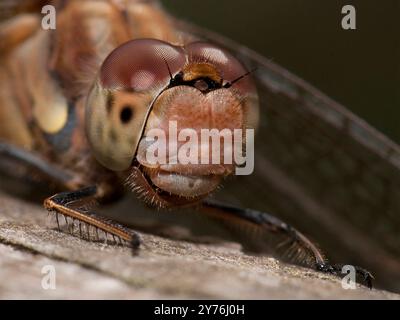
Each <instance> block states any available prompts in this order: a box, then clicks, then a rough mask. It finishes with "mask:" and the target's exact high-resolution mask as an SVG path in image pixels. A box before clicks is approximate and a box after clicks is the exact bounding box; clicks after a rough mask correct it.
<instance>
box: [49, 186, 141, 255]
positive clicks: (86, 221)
mask: <svg viewBox="0 0 400 320" xmlns="http://www.w3.org/2000/svg"><path fill="white" fill-rule="evenodd" d="M97 194H98V188H97V187H96V186H90V187H86V188H82V189H80V190H77V191H66V192H61V193H57V194H55V195H53V196H51V197H49V198H47V199H46V200H45V201H44V207H45V208H46V209H47V210H48V211H50V212H54V213H55V216H56V220H57V224H58V226H59V215H62V216H64V218H65V221H66V224H67V227H68V228H67V229H68V230H71V229H72V230H74V229H75V228H74V227H75V221H77V222H78V228H77V229H79V234H80V236H81V237H82V238H84V237H86V238H88V240H90V239H91V237H92V236H93V237H95V238H96V239H97V238H98V235H99V230H101V231H102V232H103V233H104V238H105V240H106V241H107V239H108V236H109V235H111V236H112V238H113V239H116V240H118V241H119V242H123V241H126V242H127V243H129V244H130V245H131V246H132V247H133V248H134V249H136V248H138V247H139V245H140V237H139V235H138V234H137V233H135V232H134V231H132V230H130V229H128V228H126V227H124V226H122V225H120V224H118V223H116V222H114V221H112V220H109V219H106V218H104V217H102V216H99V215H97V214H96V213H94V212H89V211H88V210H87V209H85V208H84V206H82V201H83V202H84V201H85V200H87V199H88V198H92V199H94V198H96V195H97ZM68 219H69V222H68ZM69 223H72V224H73V225H72V228H71V227H70V225H69ZM82 224H83V225H85V226H86V228H85V229H86V230H85V231H86V232H82V229H83V228H82ZM90 228H92V232H90ZM116 240H115V242H116Z"/></svg>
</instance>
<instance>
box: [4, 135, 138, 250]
mask: <svg viewBox="0 0 400 320" xmlns="http://www.w3.org/2000/svg"><path fill="white" fill-rule="evenodd" d="M0 160H8V162H10V161H11V164H12V165H13V167H14V166H15V165H18V166H20V168H21V169H23V170H10V169H9V168H8V167H7V169H4V168H3V167H1V166H0V171H2V172H3V173H4V174H6V175H7V176H11V177H12V178H14V179H27V178H29V177H30V176H31V175H32V174H33V172H34V173H35V174H37V175H39V177H40V180H43V181H46V182H50V183H53V184H55V185H57V186H58V187H59V188H62V189H67V190H73V189H76V188H78V186H79V185H80V184H81V183H82V182H81V181H80V179H79V178H77V177H76V176H75V175H73V174H72V173H70V172H68V171H67V170H64V169H62V168H59V167H57V166H55V165H53V164H51V163H49V162H48V161H46V160H44V159H42V158H41V157H40V156H38V155H35V154H33V153H32V152H30V151H28V150H25V149H22V148H19V147H17V146H14V145H11V144H8V143H4V142H1V141H0ZM4 171H6V172H4ZM31 182H32V181H31ZM96 195H97V187H88V188H84V189H81V190H78V191H68V192H62V193H58V194H56V195H54V196H52V197H50V198H48V199H46V200H45V202H44V206H45V208H46V209H47V210H49V211H54V212H55V213H56V221H57V225H58V226H60V219H59V214H61V215H63V216H64V218H65V219H66V218H67V217H69V218H70V219H72V224H71V225H69V223H68V221H67V220H66V224H67V226H68V229H69V231H70V232H71V233H73V232H74V229H75V228H74V226H75V221H77V222H78V230H79V234H80V236H81V237H83V236H84V235H83V231H84V230H83V228H82V224H83V225H85V226H86V234H88V233H89V234H90V231H89V226H92V227H93V228H94V231H95V237H96V238H99V236H98V233H99V230H102V231H103V232H104V233H105V235H106V237H107V235H111V236H114V237H116V240H119V241H120V242H122V240H124V241H128V242H130V243H131V245H132V247H134V248H137V247H138V246H139V245H140V239H139V237H138V235H137V234H135V233H134V232H132V231H130V230H128V229H126V228H124V227H123V226H120V225H118V224H117V223H114V222H111V221H109V220H107V219H105V218H103V217H101V216H99V215H97V214H95V213H89V212H86V211H85V208H84V207H83V206H81V207H77V206H76V205H77V204H78V203H79V202H80V201H82V200H84V199H86V198H89V197H92V198H94V197H96Z"/></svg>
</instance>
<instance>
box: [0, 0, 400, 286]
mask: <svg viewBox="0 0 400 320" xmlns="http://www.w3.org/2000/svg"><path fill="white" fill-rule="evenodd" d="M45 4H47V2H46V1H40V0H32V1H19V2H17V1H5V2H4V3H3V4H2V5H1V6H2V25H1V28H0V40H1V41H0V55H1V62H0V79H1V86H0V103H1V108H0V171H2V173H3V174H4V175H5V176H7V177H10V176H11V177H12V178H13V179H17V180H23V181H25V182H28V183H29V184H32V185H35V183H41V184H45V185H47V186H49V189H52V190H56V193H55V194H54V195H51V194H49V197H47V198H46V199H45V200H44V207H45V208H46V209H47V210H48V211H49V212H53V213H54V214H55V217H56V220H57V223H58V225H60V223H61V222H60V220H61V218H62V217H63V218H64V219H65V222H66V226H67V230H68V231H70V232H71V233H73V234H76V235H79V236H81V237H82V238H87V239H88V240H89V239H91V238H92V237H98V235H99V231H101V232H103V233H104V234H105V235H111V236H113V237H114V239H115V240H116V241H121V242H123V241H125V242H127V243H128V244H129V245H131V246H132V247H133V248H134V249H137V248H138V247H139V246H140V237H139V236H138V234H137V233H136V232H135V231H134V230H132V229H131V228H128V227H127V226H125V225H123V224H121V223H119V222H118V221H114V220H110V219H106V218H104V217H103V216H102V215H100V214H98V213H95V212H94V210H93V209H92V208H91V207H90V208H88V206H87V204H88V203H89V202H90V200H91V199H95V200H96V202H99V203H108V202H113V201H116V200H117V199H119V198H120V197H121V196H122V195H124V194H127V193H133V194H135V195H136V196H137V197H139V198H141V199H142V200H143V201H144V202H145V203H146V204H147V205H148V206H149V207H151V208H154V210H157V209H159V208H192V209H189V210H193V211H194V210H196V212H201V214H204V216H207V217H210V218H212V219H214V220H215V221H217V222H219V223H220V224H221V225H223V226H224V227H226V228H227V229H228V230H229V231H230V232H231V233H232V234H233V235H234V236H235V237H236V238H237V239H238V240H241V241H243V242H247V243H248V245H249V247H251V248H252V250H253V251H255V252H260V253H266V254H270V255H273V256H277V257H279V258H280V259H282V260H284V261H288V262H291V263H296V264H300V265H303V266H306V267H310V268H313V269H316V270H318V271H321V272H327V273H331V274H336V275H341V274H342V265H341V264H331V263H330V262H329V261H328V259H327V258H326V257H325V255H324V254H323V253H322V250H321V249H320V248H319V246H317V245H316V244H315V243H314V241H311V240H310V239H311V237H312V238H313V239H316V240H317V242H318V243H319V245H320V246H322V247H323V248H324V249H325V250H326V252H328V253H329V255H330V256H332V257H334V258H337V259H342V258H351V260H352V261H354V262H356V263H357V264H359V265H363V266H366V267H367V268H368V269H370V270H371V271H373V273H374V274H375V276H376V277H377V279H378V283H379V284H381V285H384V286H386V287H390V288H392V289H396V288H397V289H398V288H400V275H399V273H398V270H400V261H399V256H400V249H399V248H400V238H399V237H398V234H399V231H400V219H399V216H398V212H399V209H400V199H399V197H398V194H399V190H400V148H399V146H398V145H397V144H395V143H394V142H392V141H390V140H389V139H388V138H387V137H385V136H384V135H383V134H381V133H379V132H378V131H377V130H375V129H374V128H372V127H371V126H369V125H368V124H367V123H366V122H364V121H363V120H362V119H360V118H358V117H357V116H355V115H354V114H352V113H351V112H350V111H348V110H347V109H346V108H345V107H343V106H341V105H339V104H338V103H336V102H335V101H333V100H331V99H330V98H328V97H327V96H325V95H324V94H322V93H321V92H320V91H318V90H317V89H315V88H314V87H312V86H311V85H309V84H308V83H306V82H305V81H304V80H302V79H300V78H298V77H296V76H295V75H293V74H291V73H290V72H289V71H287V70H285V69H284V68H282V67H280V66H278V65H276V64H275V63H273V62H271V61H270V60H268V59H266V58H265V57H262V56H260V55H259V54H257V53H255V52H254V51H252V50H251V49H249V48H246V47H244V46H241V45H239V44H237V43H235V42H234V41H232V40H230V39H227V38H225V37H224V36H222V35H219V34H216V33H213V32H211V31H209V30H205V29H203V28H201V27H198V26H195V25H192V24H191V23H188V22H186V21H184V20H181V19H178V18H176V17H172V16H171V15H169V14H168V13H167V12H166V11H165V10H164V9H163V8H162V6H161V5H160V3H159V2H158V1H150V0H149V1H144V0H130V1H128V0H127V1H116V0H115V1H112V0H88V1H84V2H82V1H75V0H69V1H67V0H64V1H62V0H60V1H53V2H52V5H53V6H54V7H55V9H56V12H57V27H56V29H55V30H44V29H43V28H42V27H41V19H42V17H43V16H42V15H41V8H42V7H43V6H44V5H45ZM195 107H197V108H195ZM210 112H211V114H212V116H213V119H214V120H215V121H213V123H214V124H215V123H218V126H219V127H221V128H224V127H231V128H254V129H256V130H257V136H256V141H255V155H254V158H255V170H254V173H253V174H251V175H248V176H236V177H235V178H234V179H229V176H232V175H233V168H232V166H214V165H209V166H200V165H199V166H189V167H188V166H186V167H185V166H172V167H167V168H166V167H163V168H162V169H161V168H160V167H159V166H156V167H154V166H151V165H149V164H148V163H146V161H145V160H143V153H142V151H143V148H141V147H142V146H144V147H145V146H146V141H147V140H146V139H145V138H146V135H147V134H148V133H149V130H150V129H152V128H157V127H160V126H163V125H164V124H165V122H166V121H168V120H171V119H175V120H179V121H181V122H183V124H184V126H190V125H194V126H197V127H202V126H203V127H204V128H208V127H209V126H210V124H209V122H210V121H209V119H210ZM202 119H203V120H202ZM204 119H208V120H207V121H206V120H204ZM202 121H203V122H202ZM221 184H223V185H224V189H223V190H218V189H219V187H220V185H221ZM272 213H274V215H273V214H272ZM275 215H276V216H275ZM278 217H279V218H278ZM284 220H285V221H288V222H290V224H289V223H286V222H284ZM292 225H293V226H296V228H294V227H293V226H292ZM297 228H299V229H301V230H302V232H300V231H298V230H297ZM85 230H86V232H85ZM305 234H307V235H309V236H305ZM355 269H356V271H357V274H358V276H359V277H360V279H361V281H363V283H365V284H366V285H367V286H369V287H371V282H372V278H373V277H372V274H371V273H370V272H369V271H367V270H365V269H363V268H361V267H355Z"/></svg>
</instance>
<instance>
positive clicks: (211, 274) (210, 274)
mask: <svg viewBox="0 0 400 320" xmlns="http://www.w3.org/2000/svg"><path fill="white" fill-rule="evenodd" d="M141 237H142V240H143V245H142V247H141V249H140V251H139V252H138V254H137V255H133V254H132V252H131V250H130V249H129V248H127V247H122V246H113V245H108V244H104V243H99V242H88V241H85V240H81V239H79V238H78V237H75V236H71V235H69V234H66V233H62V232H59V231H58V230H56V229H55V222H54V221H52V219H51V218H48V215H47V214H46V212H45V211H44V210H43V209H42V208H41V207H40V206H39V205H33V204H30V203H26V202H24V201H22V200H20V199H16V198H13V197H11V196H9V195H6V194H4V193H0V279H1V281H0V298H2V299H15V298H27V299H38V298H39V299H42V298H43V299H54V298H60V299H72V298H74V299H87V298H91V299H92V298H93V299H103V298H107V299H120V298H122V299H148V298H156V299H157V298H239V299H270V298H272V299H292V298H294V299H297V298H302V299H313V298H317V299H349V298H356V299H398V298H399V296H398V295H396V294H392V293H388V292H385V291H378V290H372V291H370V290H368V289H366V288H363V287H359V288H357V289H356V290H344V289H342V287H341V284H340V280H339V279H337V278H335V277H332V276H328V275H325V274H321V273H317V272H314V271H312V270H308V269H303V268H298V267H295V266H289V265H285V264H283V263H280V262H279V261H277V260H275V259H273V258H269V257H260V256H251V255H246V254H244V253H242V252H241V251H240V247H239V246H238V245H232V244H228V243H227V244H225V245H224V244H221V245H206V244H196V243H190V242H185V241H175V240H169V239H166V238H161V237H158V236H153V235H149V234H143V233H141ZM46 265H51V266H54V270H55V272H56V289H54V290H52V289H49V290H45V289H43V288H42V279H43V276H44V275H43V274H42V268H43V267H44V266H46Z"/></svg>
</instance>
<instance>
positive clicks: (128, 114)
mask: <svg viewBox="0 0 400 320" xmlns="http://www.w3.org/2000/svg"><path fill="white" fill-rule="evenodd" d="M119 117H120V119H121V122H122V123H124V124H127V123H129V122H130V121H131V120H132V118H133V109H132V106H130V105H126V106H124V107H123V108H122V110H121V113H120V115H119Z"/></svg>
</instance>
